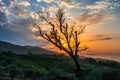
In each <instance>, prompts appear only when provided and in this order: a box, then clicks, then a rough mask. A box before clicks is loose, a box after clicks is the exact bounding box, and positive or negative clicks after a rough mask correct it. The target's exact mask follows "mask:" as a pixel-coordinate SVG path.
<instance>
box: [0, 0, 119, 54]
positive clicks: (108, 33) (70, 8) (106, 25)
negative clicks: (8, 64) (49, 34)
mask: <svg viewBox="0 0 120 80" xmlns="http://www.w3.org/2000/svg"><path fill="white" fill-rule="evenodd" d="M31 4H32V6H34V8H35V11H43V12H45V11H48V12H50V14H49V16H52V17H53V13H54V12H55V11H56V10H57V7H62V8H64V11H65V14H66V15H65V16H66V18H67V20H68V22H74V21H76V22H78V24H77V25H86V29H85V32H84V33H83V35H82V42H83V43H84V44H85V45H87V46H88V47H89V50H88V51H86V52H85V53H86V54H90V53H94V54H105V53H106V54H116V53H117V54H120V22H119V21H120V15H119V14H120V10H119V8H120V1H119V0H86V1H83V0H66V1H64V0H56V1H54V0H30V2H28V0H24V1H22V0H21V1H19V0H16V1H10V0H0V18H1V19H0V36H1V37H0V41H6V42H9V43H13V44H17V45H22V46H25V45H30V46H39V47H40V46H43V47H46V48H47V49H50V48H55V47H54V46H52V45H51V44H50V43H49V42H47V41H45V40H43V39H41V38H40V37H36V36H35V31H36V28H35V27H34V25H33V23H34V17H35V16H34V11H32V9H31ZM41 22H42V21H41ZM43 27H44V29H45V30H47V29H48V27H45V26H43ZM55 50H57V49H56V48H55Z"/></svg>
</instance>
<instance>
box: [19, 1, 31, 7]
mask: <svg viewBox="0 0 120 80" xmlns="http://www.w3.org/2000/svg"><path fill="white" fill-rule="evenodd" d="M18 4H19V5H22V6H30V3H29V2H28V1H22V2H20V3H18Z"/></svg>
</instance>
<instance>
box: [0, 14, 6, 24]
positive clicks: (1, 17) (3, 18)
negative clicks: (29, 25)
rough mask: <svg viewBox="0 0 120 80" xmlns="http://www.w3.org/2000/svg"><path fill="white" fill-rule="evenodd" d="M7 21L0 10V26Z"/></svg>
mask: <svg viewBox="0 0 120 80" xmlns="http://www.w3.org/2000/svg"><path fill="white" fill-rule="evenodd" d="M6 23H7V17H6V15H5V13H4V12H0V26H3V25H4V24H6Z"/></svg>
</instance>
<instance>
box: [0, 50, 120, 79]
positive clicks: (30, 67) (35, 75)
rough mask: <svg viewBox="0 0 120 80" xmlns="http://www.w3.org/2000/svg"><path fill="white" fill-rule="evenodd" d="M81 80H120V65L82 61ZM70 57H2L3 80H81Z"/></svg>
mask: <svg viewBox="0 0 120 80" xmlns="http://www.w3.org/2000/svg"><path fill="white" fill-rule="evenodd" d="M79 63H80V64H81V67H82V74H81V80H120V63H119V62H115V61H108V60H104V61H102V60H99V61H96V60H95V59H92V58H84V59H79ZM74 71H75V66H74V62H73V60H72V59H71V58H70V57H67V56H63V55H43V54H42V55H39V54H14V53H12V52H10V51H9V52H2V53H0V80H78V79H77V78H76V77H75V74H74Z"/></svg>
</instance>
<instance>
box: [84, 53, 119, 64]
mask: <svg viewBox="0 0 120 80" xmlns="http://www.w3.org/2000/svg"><path fill="white" fill-rule="evenodd" d="M83 56H86V57H92V58H101V59H108V60H114V61H118V62H120V54H87V55H83Z"/></svg>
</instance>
